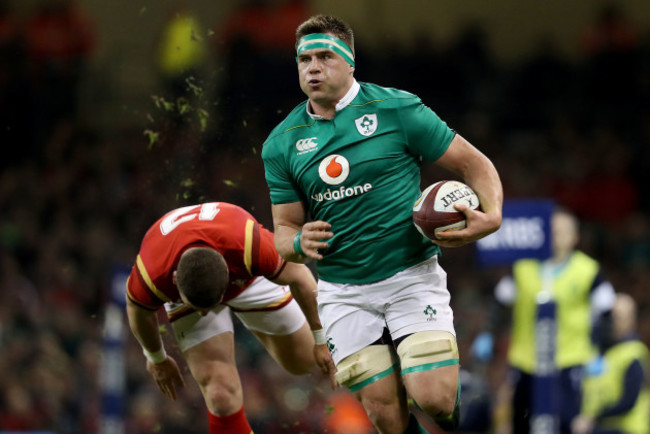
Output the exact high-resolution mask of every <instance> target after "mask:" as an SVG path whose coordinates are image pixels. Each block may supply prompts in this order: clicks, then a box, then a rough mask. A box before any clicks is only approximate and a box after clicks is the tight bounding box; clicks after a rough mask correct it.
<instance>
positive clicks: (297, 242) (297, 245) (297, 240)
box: [293, 231, 305, 256]
mask: <svg viewBox="0 0 650 434" xmlns="http://www.w3.org/2000/svg"><path fill="white" fill-rule="evenodd" d="M301 234H302V231H300V232H298V233H297V234H296V236H294V237H293V250H294V251H295V252H296V253H297V254H299V255H302V256H305V252H303V251H302V247H301V246H300V235H301Z"/></svg>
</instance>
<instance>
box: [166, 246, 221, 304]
mask: <svg viewBox="0 0 650 434" xmlns="http://www.w3.org/2000/svg"><path fill="white" fill-rule="evenodd" d="M176 286H177V287H178V290H179V292H181V293H182V294H183V295H184V296H185V298H186V299H187V301H189V302H190V303H191V304H192V305H193V306H196V307H198V308H202V309H207V308H211V307H214V306H216V305H217V304H219V302H221V299H222V298H223V294H224V293H225V292H226V288H227V287H228V264H226V260H225V259H224V258H223V256H221V253H219V252H217V251H216V250H215V249H212V248H209V247H192V248H189V249H187V250H186V251H185V252H183V254H182V255H181V259H180V261H178V266H177V268H176Z"/></svg>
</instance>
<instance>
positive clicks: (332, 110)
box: [309, 99, 338, 119]
mask: <svg viewBox="0 0 650 434" xmlns="http://www.w3.org/2000/svg"><path fill="white" fill-rule="evenodd" d="M337 102H338V101H333V102H328V103H321V102H317V101H313V100H311V99H310V100H309V111H310V112H311V113H313V114H315V115H318V116H320V117H322V118H325V119H334V116H335V115H336V103H337Z"/></svg>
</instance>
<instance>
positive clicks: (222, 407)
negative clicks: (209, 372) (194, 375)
mask: <svg viewBox="0 0 650 434" xmlns="http://www.w3.org/2000/svg"><path fill="white" fill-rule="evenodd" d="M198 383H199V386H200V388H201V392H202V393H203V398H204V400H205V403H206V406H207V407H208V409H209V410H210V411H211V412H212V413H213V414H215V415H217V416H223V415H228V414H231V413H233V412H234V411H237V410H238V409H239V408H241V406H242V404H243V393H242V390H241V386H240V383H239V381H235V379H231V378H228V377H227V376H223V377H220V376H211V377H206V378H204V379H202V380H201V381H199V382H198Z"/></svg>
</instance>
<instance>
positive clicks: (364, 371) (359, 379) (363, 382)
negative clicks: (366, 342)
mask: <svg viewBox="0 0 650 434" xmlns="http://www.w3.org/2000/svg"><path fill="white" fill-rule="evenodd" d="M397 366H398V359H397V355H396V354H395V352H394V351H393V350H392V348H391V347H389V346H388V345H370V346H367V347H365V348H363V349H361V350H359V351H357V352H356V353H354V354H352V355H350V356H348V357H346V358H345V359H343V360H341V362H339V364H338V365H337V366H336V369H337V372H336V381H338V383H339V384H341V385H343V386H346V387H348V388H349V389H350V390H351V391H352V392H355V391H357V390H359V389H361V388H363V387H365V386H367V385H369V384H372V383H374V382H375V381H377V380H380V379H382V378H384V377H385V376H387V375H389V374H390V373H391V372H393V371H394V370H395V368H396V367H397Z"/></svg>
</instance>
